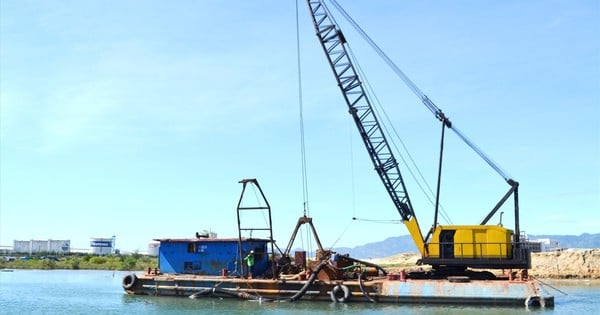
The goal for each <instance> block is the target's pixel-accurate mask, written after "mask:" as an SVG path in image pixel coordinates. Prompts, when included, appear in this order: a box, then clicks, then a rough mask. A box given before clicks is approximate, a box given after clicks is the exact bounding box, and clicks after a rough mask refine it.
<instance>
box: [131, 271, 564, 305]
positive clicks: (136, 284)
mask: <svg viewBox="0 0 600 315" xmlns="http://www.w3.org/2000/svg"><path fill="white" fill-rule="evenodd" d="M130 279H133V280H130V281H127V283H125V282H124V283H123V286H124V289H125V291H126V292H127V293H129V294H138V295H151V296H180V297H190V296H192V295H195V294H200V293H201V292H204V293H202V296H219V297H238V298H246V299H259V300H262V299H264V300H285V299H286V297H291V296H293V295H294V294H296V293H297V292H299V291H300V290H301V289H302V288H303V287H304V286H305V285H306V283H307V281H306V280H285V279H277V280H271V279H243V278H234V277H218V276H198V275H148V274H138V275H134V276H132V277H131V278H130ZM336 286H339V287H338V288H337V289H336ZM361 286H362V289H361ZM341 287H345V290H347V291H348V295H347V296H341V297H340V298H339V299H337V302H383V303H414V304H428V303H431V304H459V305H503V306H542V307H552V306H553V305H554V297H553V296H550V295H547V294H542V292H541V291H542V290H541V288H540V287H539V285H538V284H537V283H536V282H534V281H532V280H528V281H508V280H473V281H469V282H467V283H457V282H451V281H448V280H412V279H408V280H406V281H398V280H389V279H387V278H385V277H380V278H374V279H372V280H369V281H362V282H359V281H358V280H344V281H340V280H333V281H315V282H314V283H312V284H310V286H309V287H308V289H307V290H306V292H305V293H304V294H303V295H302V296H301V297H300V300H304V301H333V300H334V296H333V294H332V291H334V290H336V291H340V292H341V290H338V289H339V288H341ZM213 288H214V290H213ZM211 290H212V291H211ZM205 293H206V294H205ZM223 293H227V294H223ZM336 293H338V292H336ZM342 295H343V293H342Z"/></svg>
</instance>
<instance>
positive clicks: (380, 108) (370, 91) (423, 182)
mask: <svg viewBox="0 0 600 315" xmlns="http://www.w3.org/2000/svg"><path fill="white" fill-rule="evenodd" d="M331 2H332V3H333V4H334V6H335V7H336V9H337V10H338V11H340V13H342V15H343V16H344V17H345V18H346V19H347V20H349V21H351V23H353V24H355V25H356V26H355V28H358V29H360V27H358V25H357V24H356V22H354V20H352V18H351V17H350V16H349V15H348V13H347V12H346V11H344V9H343V8H341V7H340V5H339V4H338V3H337V2H336V1H335V0H331ZM325 9H326V10H327V13H328V14H329V16H330V18H331V19H332V21H333V22H334V23H335V24H336V25H339V24H338V23H337V22H336V21H335V18H334V17H333V15H332V14H331V12H330V11H329V10H328V8H327V7H325ZM360 31H362V29H360ZM362 33H364V31H362ZM365 36H367V35H366V33H365ZM369 40H370V39H369ZM371 42H372V41H371ZM346 48H347V49H348V55H349V57H350V58H351V59H352V62H353V64H354V65H356V69H357V71H358V73H359V74H360V76H361V78H362V79H363V81H364V83H365V87H366V89H365V92H366V93H368V94H369V96H373V97H372V99H373V100H375V105H377V106H374V107H373V109H374V110H375V111H376V112H377V115H378V116H383V117H385V119H386V120H387V121H388V124H389V126H391V129H392V131H393V135H395V137H396V138H397V139H398V140H399V141H400V144H401V146H402V148H403V150H404V152H405V153H406V155H407V156H408V159H409V160H410V162H411V164H412V166H410V165H409V163H408V162H407V161H406V159H405V158H404V155H403V154H401V153H400V150H399V149H398V146H397V145H396V143H395V142H394V141H391V142H392V145H393V146H394V148H395V150H396V152H397V153H398V155H399V156H400V159H401V160H402V163H403V164H404V165H405V166H406V169H407V170H408V172H409V173H410V175H411V177H412V178H413V180H414V181H415V183H416V184H417V186H418V187H419V189H420V190H421V192H423V194H424V195H425V197H426V198H427V200H429V202H430V203H431V204H432V205H435V202H434V201H433V199H432V197H433V196H435V193H434V192H433V190H432V189H431V186H429V184H428V182H427V180H426V179H425V177H424V176H423V173H422V172H421V170H420V169H419V167H418V166H417V164H416V162H415V160H414V159H413V157H412V155H411V154H410V152H409V151H408V149H407V147H406V145H405V144H404V141H402V138H400V135H399V134H398V132H397V131H396V129H395V128H394V126H393V124H392V123H391V120H390V118H389V116H388V115H387V112H386V111H385V109H384V108H383V106H382V105H381V102H380V101H379V98H377V95H376V94H375V92H374V89H373V87H372V86H371V85H370V83H369V81H368V79H367V76H366V75H365V74H364V72H363V71H362V68H361V67H360V63H359V62H358V60H357V59H356V58H355V57H354V53H353V51H352V49H351V48H350V46H348V45H347V46H346ZM377 48H378V47H377ZM388 59H389V58H388ZM407 79H408V78H407ZM413 86H414V84H413ZM415 88H416V89H417V90H418V88H417V87H416V86H415ZM370 98H371V97H370ZM380 112H382V113H383V115H381V114H380ZM388 124H382V126H383V129H384V130H385V132H386V133H387V134H388V135H392V133H391V132H390V131H389V130H388V128H387V125H388ZM391 139H393V138H391ZM413 168H414V169H415V170H416V172H417V173H418V175H419V178H420V179H419V178H417V176H416V175H415V173H414V172H413ZM423 186H425V187H427V189H428V191H429V193H428V192H427V191H426V190H425V188H423ZM440 210H441V211H440V214H441V216H442V218H443V219H444V220H445V221H446V222H447V223H448V224H452V220H451V219H450V217H449V216H448V214H447V213H446V211H445V210H444V208H443V207H442V206H441V205H440ZM353 219H354V220H361V221H372V222H384V221H385V220H367V219H359V218H356V217H354V218H353ZM389 223H395V220H390V221H389Z"/></svg>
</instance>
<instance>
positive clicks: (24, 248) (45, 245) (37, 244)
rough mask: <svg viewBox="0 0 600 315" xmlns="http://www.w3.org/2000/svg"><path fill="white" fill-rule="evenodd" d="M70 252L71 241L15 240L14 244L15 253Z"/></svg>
mask: <svg viewBox="0 0 600 315" xmlns="http://www.w3.org/2000/svg"><path fill="white" fill-rule="evenodd" d="M70 251H71V241H70V240H52V239H49V240H29V241H17V240H15V241H14V243H13V252H15V253H28V254H30V255H31V254H39V253H53V254H67V253H69V252H70Z"/></svg>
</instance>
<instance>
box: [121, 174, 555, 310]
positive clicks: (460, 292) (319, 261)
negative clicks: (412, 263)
mask: <svg viewBox="0 0 600 315" xmlns="http://www.w3.org/2000/svg"><path fill="white" fill-rule="evenodd" d="M241 183H243V184H244V189H243V190H242V196H241V197H240V204H241V200H242V198H243V195H244V191H245V190H246V185H247V184H253V185H255V186H256V187H258V189H259V191H260V193H261V195H262V196H263V198H264V194H263V192H262V189H261V188H260V186H259V185H258V182H257V181H256V180H255V179H246V180H242V181H241ZM264 202H265V203H266V206H265V207H241V206H239V205H238V227H239V231H240V235H241V231H242V230H259V229H260V230H265V228H264V227H258V228H250V227H245V228H244V227H243V225H242V224H241V222H240V212H241V211H244V210H254V211H265V213H267V214H268V217H269V221H270V218H271V216H270V212H271V210H270V206H269V205H268V202H267V201H266V198H264ZM305 224H308V225H309V227H310V228H311V230H312V233H313V237H314V239H315V241H316V244H317V246H318V248H319V249H318V250H317V251H316V257H315V259H314V260H310V261H309V260H308V259H307V255H306V252H305V251H296V252H295V253H294V255H293V256H294V257H293V258H292V257H291V255H290V252H291V247H292V245H293V243H294V239H295V237H296V234H297V232H298V230H299V228H300V227H301V226H303V225H305ZM266 230H268V232H270V234H271V235H272V228H271V226H270V224H269V226H268V227H267V228H266ZM205 236H206V235H199V234H198V233H197V237H196V238H189V239H156V241H159V242H160V245H159V260H158V262H159V266H158V268H152V269H148V270H147V271H146V272H145V273H138V274H129V275H126V276H125V277H124V278H123V281H122V286H123V289H124V290H125V292H127V293H128V294H137V295H151V296H179V297H190V298H200V297H211V296H212V297H225V298H238V299H250V300H259V301H299V300H302V301H332V302H335V303H348V302H371V303H375V302H382V303H442V304H460V305H468V304H474V305H505V306H527V307H530V306H541V307H551V306H553V305H554V297H553V296H550V295H544V294H543V293H542V288H541V287H540V286H539V284H538V283H537V282H535V281H534V280H533V279H530V278H528V277H527V272H526V270H523V271H521V272H519V273H517V272H508V274H507V275H506V276H504V277H499V276H495V275H494V274H492V273H491V272H487V271H472V270H458V269H453V271H452V272H450V271H448V270H445V271H435V270H428V271H423V270H412V271H402V272H399V273H395V274H393V273H388V272H387V271H386V270H385V269H384V268H382V267H381V266H379V265H376V264H373V263H371V262H368V261H364V260H360V259H355V258H352V257H349V255H340V254H338V253H336V252H334V251H331V250H326V249H323V247H322V246H321V243H320V240H319V237H318V234H317V232H316V230H315V227H314V225H313V223H312V219H311V218H309V217H306V216H303V217H301V218H300V219H299V220H298V223H297V225H296V228H295V230H294V232H293V234H292V237H291V239H290V242H289V244H288V246H287V248H286V249H285V250H284V251H281V250H280V253H279V254H276V255H273V253H274V252H273V251H272V250H273V248H274V247H276V244H275V242H274V241H273V239H272V237H269V238H243V237H241V236H240V237H238V238H210V237H205ZM277 249H279V248H278V247H277ZM249 255H251V256H252V257H253V260H254V263H253V264H252V266H248V264H247V263H244V258H243V257H248V256H249Z"/></svg>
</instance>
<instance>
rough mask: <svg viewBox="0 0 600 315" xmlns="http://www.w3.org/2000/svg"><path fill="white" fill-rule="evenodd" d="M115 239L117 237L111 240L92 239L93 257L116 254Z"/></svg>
mask: <svg viewBox="0 0 600 315" xmlns="http://www.w3.org/2000/svg"><path fill="white" fill-rule="evenodd" d="M115 239H116V237H115V236H113V237H111V238H102V237H92V239H91V240H90V248H91V251H90V253H91V254H92V255H110V254H113V253H114V252H115Z"/></svg>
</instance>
